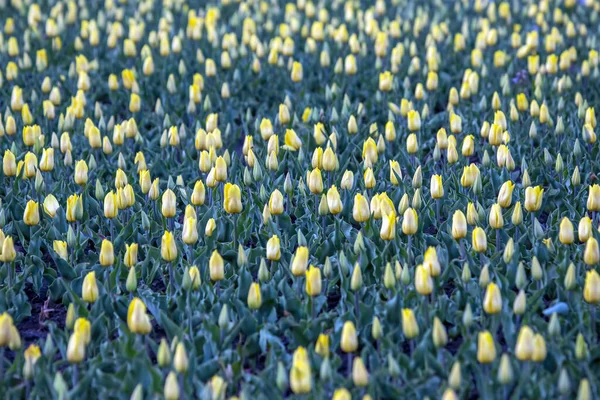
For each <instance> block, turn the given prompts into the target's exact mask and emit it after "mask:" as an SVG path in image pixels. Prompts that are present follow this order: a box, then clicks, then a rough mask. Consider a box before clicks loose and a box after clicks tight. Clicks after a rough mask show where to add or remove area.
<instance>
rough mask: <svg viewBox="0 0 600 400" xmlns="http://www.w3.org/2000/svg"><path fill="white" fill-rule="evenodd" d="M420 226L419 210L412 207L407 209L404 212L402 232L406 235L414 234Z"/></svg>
mask: <svg viewBox="0 0 600 400" xmlns="http://www.w3.org/2000/svg"><path fill="white" fill-rule="evenodd" d="M418 227H419V216H418V215H417V212H416V211H415V210H414V209H412V208H408V209H406V211H405V212H404V219H403V220H402V232H403V233H404V234H405V235H409V236H410V235H414V234H415V233H417V229H418Z"/></svg>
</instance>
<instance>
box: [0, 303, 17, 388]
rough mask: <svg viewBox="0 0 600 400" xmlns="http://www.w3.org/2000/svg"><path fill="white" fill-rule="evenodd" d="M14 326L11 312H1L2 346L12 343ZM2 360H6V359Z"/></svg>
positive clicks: (0, 346) (0, 341)
mask: <svg viewBox="0 0 600 400" xmlns="http://www.w3.org/2000/svg"><path fill="white" fill-rule="evenodd" d="M13 328H14V323H13V319H12V317H11V316H10V314H8V313H7V312H4V313H2V314H0V348H3V347H6V346H9V345H10V343H11V341H12V340H13V338H12V336H13V334H12V333H13ZM2 350H4V349H2ZM3 356H4V355H3ZM2 361H3V362H4V360H2ZM2 378H4V377H2Z"/></svg>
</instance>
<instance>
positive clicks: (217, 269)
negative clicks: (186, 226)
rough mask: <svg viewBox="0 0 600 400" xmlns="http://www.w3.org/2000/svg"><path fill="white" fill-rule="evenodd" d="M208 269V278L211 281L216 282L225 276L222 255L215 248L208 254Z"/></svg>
mask: <svg viewBox="0 0 600 400" xmlns="http://www.w3.org/2000/svg"><path fill="white" fill-rule="evenodd" d="M208 269H209V273H210V279H211V280H212V281H213V282H218V281H221V280H223V279H224V278H225V265H224V262H223V257H221V255H220V254H219V252H218V251H217V250H213V252H212V254H211V256H210V260H209V262H208Z"/></svg>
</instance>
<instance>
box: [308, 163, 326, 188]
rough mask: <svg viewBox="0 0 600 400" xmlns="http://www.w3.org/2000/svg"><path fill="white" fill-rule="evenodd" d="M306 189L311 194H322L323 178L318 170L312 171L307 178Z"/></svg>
mask: <svg viewBox="0 0 600 400" xmlns="http://www.w3.org/2000/svg"><path fill="white" fill-rule="evenodd" d="M307 181H308V188H309V190H310V191H311V193H313V194H321V193H322V192H323V178H322V176H321V171H320V170H319V169H318V168H315V169H313V170H312V171H311V172H310V174H309V176H308V179H307Z"/></svg>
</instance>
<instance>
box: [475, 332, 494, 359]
mask: <svg viewBox="0 0 600 400" xmlns="http://www.w3.org/2000/svg"><path fill="white" fill-rule="evenodd" d="M495 359H496V345H495V343H494V337H493V336H492V334H491V333H490V332H489V331H483V332H479V335H478V337H477V361H479V362H480V363H481V364H489V363H491V362H493V361H494V360H495Z"/></svg>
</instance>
